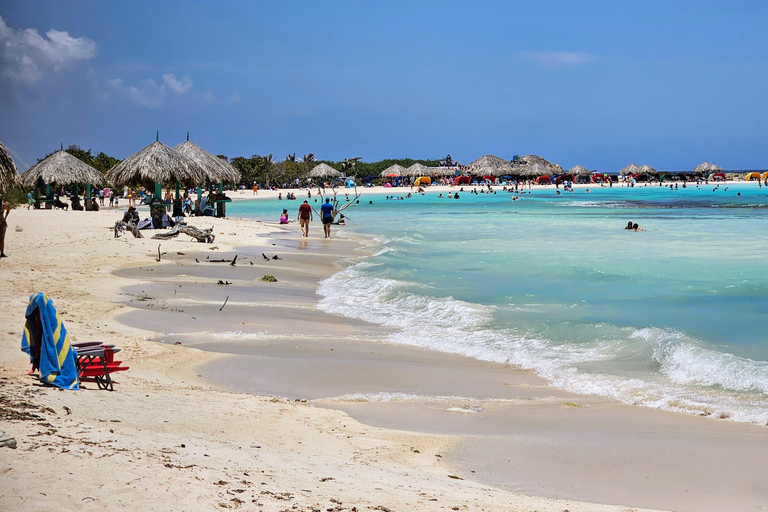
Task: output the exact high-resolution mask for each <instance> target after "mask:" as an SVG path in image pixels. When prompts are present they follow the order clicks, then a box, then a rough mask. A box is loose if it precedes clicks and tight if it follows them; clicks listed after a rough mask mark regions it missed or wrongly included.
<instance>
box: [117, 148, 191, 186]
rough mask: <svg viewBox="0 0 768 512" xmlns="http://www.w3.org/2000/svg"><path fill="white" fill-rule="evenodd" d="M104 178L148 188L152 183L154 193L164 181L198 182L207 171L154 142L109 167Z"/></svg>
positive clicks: (189, 183) (121, 183) (187, 183)
mask: <svg viewBox="0 0 768 512" xmlns="http://www.w3.org/2000/svg"><path fill="white" fill-rule="evenodd" d="M107 177H108V178H109V180H110V181H111V182H112V183H114V184H115V185H127V184H129V183H134V182H139V183H141V184H142V185H144V186H145V187H147V188H149V189H150V190H151V189H152V187H153V186H154V188H155V196H157V195H158V193H159V190H158V189H159V188H160V186H161V185H162V184H163V183H175V182H177V181H178V182H179V183H184V184H185V185H197V184H201V183H205V177H206V174H205V171H204V170H203V168H202V167H201V166H200V164H198V163H197V162H195V161H194V160H190V159H189V158H187V157H186V156H184V155H182V154H181V153H179V152H178V151H176V150H175V149H173V148H169V147H168V146H166V145H165V144H163V143H162V142H153V143H152V144H150V145H149V146H147V147H145V148H144V149H142V150H141V151H139V152H137V153H134V154H133V155H131V156H129V157H128V158H126V159H125V160H123V161H122V162H120V163H119V164H117V165H116V166H114V167H113V168H112V169H110V170H109V173H107Z"/></svg>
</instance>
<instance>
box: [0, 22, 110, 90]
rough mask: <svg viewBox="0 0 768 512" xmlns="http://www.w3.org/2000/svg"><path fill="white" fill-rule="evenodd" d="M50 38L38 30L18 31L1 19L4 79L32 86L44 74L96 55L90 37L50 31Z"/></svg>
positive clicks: (1, 61) (0, 54)
mask: <svg viewBox="0 0 768 512" xmlns="http://www.w3.org/2000/svg"><path fill="white" fill-rule="evenodd" d="M45 35H46V36H47V38H45V37H43V36H41V35H40V33H38V31H37V29H34V28H28V29H24V30H16V29H13V28H11V27H9V26H8V25H7V24H6V23H5V20H4V19H3V17H2V16H0V64H1V65H2V76H3V77H6V78H10V79H12V80H16V81H21V82H24V83H33V82H37V81H39V80H40V79H42V78H43V77H44V76H45V75H47V74H50V73H54V72H56V71H59V70H61V69H64V68H66V67H69V66H71V65H72V64H74V63H75V62H77V61H82V60H89V59H92V58H93V57H95V56H96V48H97V47H96V43H95V42H94V41H93V40H91V39H88V38H87V37H72V36H70V35H69V33H68V32H64V31H61V30H53V29H51V30H49V31H48V32H46V33H45Z"/></svg>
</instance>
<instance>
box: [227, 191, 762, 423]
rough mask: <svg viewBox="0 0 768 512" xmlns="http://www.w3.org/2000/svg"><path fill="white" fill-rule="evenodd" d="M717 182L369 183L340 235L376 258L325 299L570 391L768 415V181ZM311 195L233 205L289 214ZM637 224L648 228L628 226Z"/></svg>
mask: <svg viewBox="0 0 768 512" xmlns="http://www.w3.org/2000/svg"><path fill="white" fill-rule="evenodd" d="M716 187H717V186H716V185H702V186H701V188H697V187H696V186H695V185H694V186H688V187H687V188H686V189H682V188H680V189H678V190H670V189H669V188H668V187H666V188H661V187H658V186H649V187H638V186H636V187H634V188H623V187H613V188H607V187H604V188H601V187H599V186H597V187H594V188H590V192H589V193H587V192H585V191H584V190H583V189H581V190H577V191H575V192H573V193H566V192H564V193H563V194H562V195H557V194H556V193H555V190H554V188H553V187H549V188H546V189H534V190H533V191H532V193H530V194H527V193H526V194H524V195H521V197H522V199H521V200H519V201H512V200H511V194H509V193H507V192H502V191H501V189H500V188H498V189H497V190H498V193H497V194H495V195H491V194H479V195H471V194H469V193H468V192H469V190H470V189H469V188H468V187H465V192H463V193H461V198H460V199H458V200H456V199H447V198H445V199H440V198H438V197H437V194H430V195H427V196H418V195H417V196H415V197H413V198H410V199H405V200H387V199H385V197H384V196H374V195H365V192H363V194H364V195H363V196H362V198H361V201H360V203H361V204H360V205H358V206H355V207H352V208H349V209H348V210H347V213H348V214H349V215H348V216H349V217H350V223H349V225H348V226H346V227H343V228H336V227H335V228H334V229H346V230H354V231H355V232H358V233H363V234H367V235H370V236H371V237H372V238H373V240H374V241H375V243H376V244H377V246H378V247H377V248H378V251H377V254H376V255H375V256H373V257H371V258H369V259H366V260H365V261H362V262H359V263H357V264H355V265H353V266H351V267H349V268H348V269H346V270H344V271H342V272H339V273H337V274H335V275H333V276H332V277H330V278H328V279H326V280H325V281H323V282H322V283H321V286H320V289H319V293H320V295H321V296H322V297H323V298H322V300H321V301H320V304H319V307H320V308H321V309H323V310H325V311H328V312H331V313H336V314H340V315H345V316H349V317H354V318H360V319H364V320H368V321H371V322H375V323H380V324H386V325H388V326H391V327H394V328H396V331H395V332H394V333H393V334H392V335H391V336H390V339H389V341H391V342H393V343H403V344H409V345H418V346H424V347H429V348H431V349H434V350H440V351H446V352H453V353H459V354H464V355H467V356H471V357H476V358H478V359H483V360H489V361H498V362H509V363H513V364H517V365H520V366H523V367H525V368H529V369H532V370H533V371H535V372H536V373H538V374H539V375H541V376H543V377H545V378H547V379H549V380H550V381H551V383H552V385H553V386H557V387H560V388H564V389H567V390H570V391H575V392H581V393H593V394H599V395H604V396H610V397H614V398H616V399H618V400H621V401H624V402H627V403H631V404H638V405H645V406H649V407H661V408H665V409H670V410H676V411H683V412H691V413H697V414H711V415H717V416H720V415H723V416H727V417H730V418H731V419H733V420H736V421H745V422H758V423H762V424H765V423H766V422H768V336H766V332H767V331H768V273H766V272H765V270H764V268H763V265H764V264H765V255H766V249H767V248H768V232H767V231H766V229H765V225H766V221H767V220H768V189H766V188H759V187H758V185H757V184H756V183H745V184H738V185H730V186H728V187H727V189H726V186H724V185H720V186H719V187H717V188H716ZM452 190H454V189H450V188H448V187H442V189H441V190H440V191H441V192H443V194H447V193H448V192H449V191H452ZM407 191H408V190H407V189H404V190H397V191H396V193H397V194H398V196H399V194H400V193H403V194H405V193H407ZM739 194H740V195H739ZM301 196H303V194H300V197H301ZM301 199H303V197H301ZM313 199H314V198H313ZM369 201H373V204H372V205H371V204H368V202H369ZM299 204H300V201H277V200H266V201H244V202H235V203H232V204H231V206H230V207H229V210H230V214H231V215H234V216H239V217H250V218H257V219H261V220H272V221H276V220H277V219H278V217H279V214H280V212H281V211H282V208H285V207H289V209H290V210H289V211H290V212H291V215H292V216H293V215H295V212H296V210H297V208H298V205H299ZM318 204H319V203H318ZM630 220H632V221H634V222H637V223H639V224H640V226H641V227H643V228H644V229H645V231H642V232H634V231H627V230H625V229H623V228H624V227H625V226H626V224H627V222H628V221H630ZM314 233H315V236H320V233H321V230H320V224H319V223H318V224H316V225H315V226H314Z"/></svg>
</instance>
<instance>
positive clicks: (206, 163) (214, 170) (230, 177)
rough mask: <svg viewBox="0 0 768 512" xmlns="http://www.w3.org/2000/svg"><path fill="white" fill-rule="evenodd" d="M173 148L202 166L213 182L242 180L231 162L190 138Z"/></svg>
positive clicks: (207, 177)
mask: <svg viewBox="0 0 768 512" xmlns="http://www.w3.org/2000/svg"><path fill="white" fill-rule="evenodd" d="M173 149H175V150H176V151H178V152H179V153H181V154H182V155H184V156H185V157H187V158H189V159H190V160H192V161H194V162H196V163H197V164H198V165H199V166H200V167H202V169H203V172H205V177H206V179H208V180H209V181H211V182H214V183H218V182H220V181H226V182H227V183H238V182H239V181H240V173H239V172H238V170H237V169H235V168H234V167H232V166H231V165H229V162H227V161H226V160H223V159H221V158H219V157H217V156H215V155H213V154H211V153H209V152H208V151H206V150H204V149H203V148H201V147H200V146H198V145H197V144H195V143H194V142H191V141H190V140H189V138H187V140H186V141H184V142H182V143H181V144H179V145H178V146H175V147H174V148H173Z"/></svg>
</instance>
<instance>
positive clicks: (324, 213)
mask: <svg viewBox="0 0 768 512" xmlns="http://www.w3.org/2000/svg"><path fill="white" fill-rule="evenodd" d="M333 210H334V208H333V205H332V204H331V199H330V198H326V200H325V202H324V203H323V204H322V206H320V220H321V221H322V222H323V233H324V234H325V238H331V224H333V223H334V222H333V217H334V211H333ZM297 218H298V221H299V225H300V226H301V236H302V237H309V223H310V222H312V221H313V220H314V214H313V210H312V207H311V206H310V205H309V201H307V200H306V199H305V200H304V202H303V203H301V205H300V206H299V213H298V215H297ZM288 222H290V221H289V220H288V210H283V214H282V215H281V216H280V224H288ZM344 223H345V222H344V216H343V215H341V214H340V215H339V222H338V223H337V224H344Z"/></svg>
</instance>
